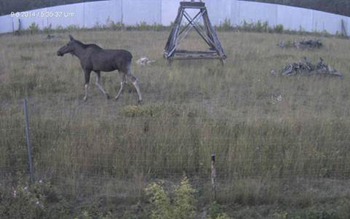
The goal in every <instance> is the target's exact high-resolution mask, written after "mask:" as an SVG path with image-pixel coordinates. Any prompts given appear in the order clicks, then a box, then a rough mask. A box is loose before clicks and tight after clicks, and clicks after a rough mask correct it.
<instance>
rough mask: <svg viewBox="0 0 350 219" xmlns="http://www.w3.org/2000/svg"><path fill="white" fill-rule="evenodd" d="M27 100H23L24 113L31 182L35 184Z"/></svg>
mask: <svg viewBox="0 0 350 219" xmlns="http://www.w3.org/2000/svg"><path fill="white" fill-rule="evenodd" d="M27 108H28V107H27V99H23V113H24V117H25V126H26V140H27V150H28V160H29V172H30V182H31V183H34V167H33V159H32V145H31V141H30V138H29V117H28V110H27Z"/></svg>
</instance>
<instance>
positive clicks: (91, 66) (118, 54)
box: [57, 35, 142, 103]
mask: <svg viewBox="0 0 350 219" xmlns="http://www.w3.org/2000/svg"><path fill="white" fill-rule="evenodd" d="M69 39H70V41H69V42H68V43H67V45H65V46H63V47H61V48H60V49H59V50H58V51H57V55H58V56H63V55H64V54H67V53H70V54H72V55H74V56H76V57H78V58H79V60H80V64H81V67H82V68H83V70H84V75H85V96H84V101H86V100H87V99H88V89H89V81H90V74H91V72H92V71H94V72H95V73H96V76H97V77H96V85H97V87H98V88H99V90H100V91H101V92H102V93H103V94H104V95H105V96H106V98H107V99H109V98H110V96H109V94H108V93H107V92H106V91H105V90H104V89H103V87H102V85H101V71H103V72H111V71H114V70H118V71H119V74H120V75H121V77H122V81H121V82H120V88H119V91H118V93H117V96H115V99H116V100H118V98H119V96H120V94H121V93H122V91H123V88H124V84H126V83H127V80H129V81H130V82H131V83H132V84H133V85H134V87H135V88H136V91H137V94H138V97H139V100H138V102H139V103H141V102H142V96H141V91H140V86H139V81H138V80H137V78H136V77H135V76H134V75H133V74H132V72H131V60H132V55H131V53H130V52H129V51H127V50H123V49H102V48H101V47H99V46H97V45H96V44H84V43H82V42H80V41H78V40H76V39H74V37H73V36H71V35H69Z"/></svg>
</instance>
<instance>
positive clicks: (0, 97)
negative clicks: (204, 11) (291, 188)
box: [0, 31, 350, 203]
mask: <svg viewBox="0 0 350 219" xmlns="http://www.w3.org/2000/svg"><path fill="white" fill-rule="evenodd" d="M71 34H73V35H74V37H75V38H76V39H79V40H81V41H83V42H86V43H96V44H98V45H100V46H102V47H104V48H110V49H113V48H124V49H127V50H130V51H131V52H132V53H133V56H134V61H135V60H137V59H139V58H140V57H141V56H147V57H149V58H151V59H154V60H156V62H155V63H153V64H152V65H150V66H146V67H140V66H137V65H136V64H133V66H132V67H133V72H134V74H135V76H136V77H138V79H139V80H140V82H141V91H142V93H143V96H144V102H145V103H144V105H142V106H135V103H136V100H137V97H136V93H135V91H134V90H133V88H132V87H131V86H129V87H128V88H127V89H126V91H125V92H124V94H123V95H122V96H121V98H120V100H119V101H118V102H115V101H113V100H109V101H106V100H105V98H104V96H103V95H102V94H101V93H100V92H99V90H98V89H97V87H96V86H95V85H94V79H95V78H94V76H93V77H92V81H91V87H90V91H89V92H90V99H89V100H88V101H87V102H86V103H84V102H83V100H82V97H83V84H84V78H83V73H82V70H81V67H80V64H79V61H78V59H77V58H75V57H72V56H70V55H66V56H64V57H63V58H60V57H57V56H56V52H57V50H58V48H59V47H60V46H62V45H64V44H65V43H67V41H68V35H66V34H58V35H62V38H57V39H53V40H47V39H45V36H44V35H25V36H1V37H0V42H1V43H0V66H1V68H0V115H1V117H0V167H1V168H2V169H1V174H3V175H4V176H5V175H11V176H12V177H16V172H17V171H18V170H20V171H25V170H26V169H25V168H26V164H27V155H26V148H25V139H24V137H23V136H24V129H23V124H24V119H23V116H22V111H21V110H22V109H21V100H22V98H25V97H28V98H29V109H30V111H29V113H30V126H31V137H32V144H33V156H34V162H35V169H36V174H37V177H40V178H47V179H52V180H53V181H54V182H55V183H56V184H57V185H59V186H62V187H63V188H64V190H62V191H66V192H68V191H69V193H73V194H78V193H79V192H81V191H85V192H91V193H94V192H97V193H98V192H103V194H115V193H117V194H124V193H126V194H127V195H129V196H136V197H139V196H140V195H141V194H142V191H143V188H144V186H145V184H146V183H147V182H148V181H149V180H150V179H154V178H158V179H159V178H162V179H164V178H177V177H178V176H182V174H183V172H186V173H187V174H188V175H189V176H192V177H193V179H194V181H196V180H198V181H199V182H200V183H198V185H197V186H199V187H200V185H207V183H206V180H204V182H203V179H206V178H208V176H209V170H210V154H211V153H216V155H217V172H218V176H219V182H220V180H221V182H222V184H221V187H220V188H221V189H222V192H221V193H220V197H221V198H222V200H236V201H241V202H247V203H257V202H264V201H266V202H273V201H274V200H278V199H279V198H280V197H282V196H284V195H285V193H283V191H284V190H283V185H284V184H285V183H286V180H287V182H291V181H288V180H291V179H297V178H303V179H305V178H307V179H312V180H321V181H322V180H326V179H329V178H331V179H338V180H339V179H348V178H349V174H350V165H349V164H350V163H349V160H350V159H349V158H350V152H349V140H350V135H349V133H350V126H349V119H350V114H349V110H348V109H349V106H350V102H349V92H350V88H349V84H350V83H349V82H350V79H349V61H350V58H349V56H348V51H349V49H350V44H349V43H348V41H346V40H341V39H335V38H322V41H323V43H324V45H325V46H324V47H323V48H322V49H320V50H294V49H281V48H279V47H277V46H276V44H277V43H278V42H279V41H280V40H297V39H299V38H300V37H299V36H296V35H294V36H289V35H280V34H262V33H260V34H257V33H233V32H227V33H219V37H220V39H221V41H222V45H223V48H224V49H225V51H226V53H227V56H228V59H227V61H226V64H225V66H224V67H222V66H221V65H220V64H219V62H218V61H181V62H180V61H179V62H174V63H173V65H171V66H167V64H166V62H165V60H163V58H162V52H163V47H164V45H165V42H166V39H167V36H168V32H148V31H143V32H137V31H130V32H123V31H121V32H114V31H90V32H89V31H85V32H72V33H71ZM201 44H202V42H201V41H200V40H198V38H196V37H192V36H191V37H190V38H189V39H188V41H187V42H185V44H184V45H183V46H184V47H193V48H195V47H196V46H197V45H198V46H201ZM304 56H305V57H308V58H309V59H310V60H312V61H313V62H316V60H317V59H318V58H319V57H322V58H324V60H325V61H326V62H327V63H328V64H330V65H332V66H333V67H334V68H336V69H337V70H338V71H339V72H342V73H343V74H344V77H343V78H341V79H340V78H328V77H319V76H311V77H303V76H299V77H283V76H280V75H276V76H272V75H271V74H270V71H271V70H276V71H278V70H280V69H282V68H283V67H285V65H287V64H289V63H291V62H296V61H298V60H299V59H301V58H302V57H304ZM119 81H120V77H119V75H118V73H117V72H112V73H103V75H102V84H103V85H104V87H105V89H106V90H107V92H109V93H110V94H111V95H115V94H116V93H117V90H118V89H119ZM248 181H249V183H247V182H248ZM292 181H293V180H292ZM121 182H124V183H121ZM196 182H197V181H196ZM208 182H209V181H208ZM298 183H299V184H298V185H300V183H302V184H304V181H298ZM102 185H103V186H102ZM307 188H308V187H307V186H306V187H305V191H306V190H307ZM342 188H343V187H342ZM298 189H299V188H298ZM276 191H280V192H281V193H283V194H280V193H279V192H276ZM302 191H304V190H302ZM317 191H318V190H317ZM332 191H333V190H332ZM346 194H347V195H349V193H346ZM314 195H315V197H316V196H317V192H315V194H314ZM329 196H330V197H333V196H335V197H338V196H341V194H339V192H335V193H332V194H329ZM317 197H318V196H317Z"/></svg>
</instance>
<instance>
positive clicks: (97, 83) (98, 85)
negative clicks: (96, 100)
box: [95, 71, 109, 99]
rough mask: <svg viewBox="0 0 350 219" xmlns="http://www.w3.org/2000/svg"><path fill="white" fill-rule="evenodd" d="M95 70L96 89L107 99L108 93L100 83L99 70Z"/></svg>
mask: <svg viewBox="0 0 350 219" xmlns="http://www.w3.org/2000/svg"><path fill="white" fill-rule="evenodd" d="M95 72H96V85H97V87H98V89H100V91H101V92H102V93H103V94H104V95H105V96H106V98H107V99H109V94H108V93H106V91H105V90H104V89H103V87H102V85H101V72H100V71H95Z"/></svg>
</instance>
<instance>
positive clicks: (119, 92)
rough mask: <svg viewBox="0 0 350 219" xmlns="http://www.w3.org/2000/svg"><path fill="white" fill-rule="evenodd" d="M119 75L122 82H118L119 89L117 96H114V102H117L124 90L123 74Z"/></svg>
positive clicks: (124, 80) (124, 79)
mask: <svg viewBox="0 0 350 219" xmlns="http://www.w3.org/2000/svg"><path fill="white" fill-rule="evenodd" d="M121 75H122V82H120V88H119V91H118V94H117V96H115V100H118V98H119V96H120V94H121V93H122V91H123V89H124V84H125V83H126V78H125V74H121Z"/></svg>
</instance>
